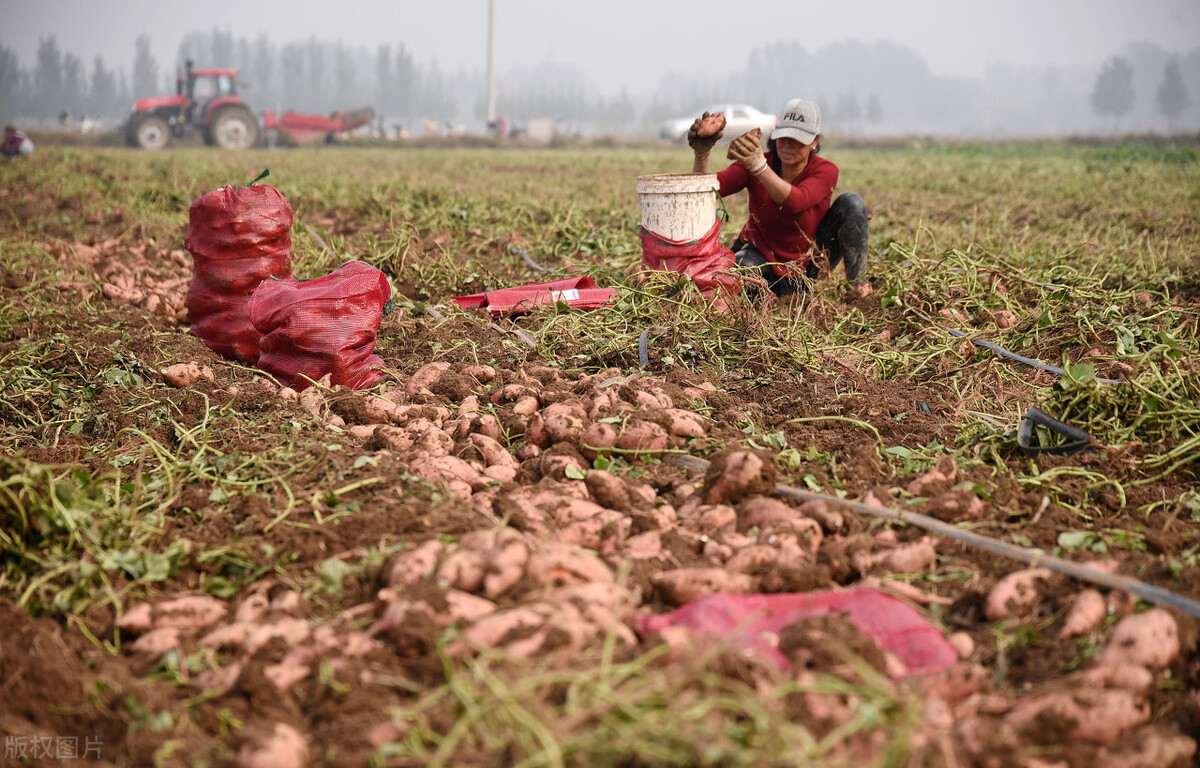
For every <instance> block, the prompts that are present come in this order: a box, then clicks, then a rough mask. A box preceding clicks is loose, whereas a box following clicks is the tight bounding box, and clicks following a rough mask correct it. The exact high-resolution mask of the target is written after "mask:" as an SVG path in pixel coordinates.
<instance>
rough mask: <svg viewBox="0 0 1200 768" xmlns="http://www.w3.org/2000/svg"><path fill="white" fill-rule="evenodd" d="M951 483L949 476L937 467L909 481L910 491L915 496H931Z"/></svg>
mask: <svg viewBox="0 0 1200 768" xmlns="http://www.w3.org/2000/svg"><path fill="white" fill-rule="evenodd" d="M949 485H950V478H949V477H946V475H944V474H942V473H941V472H939V471H937V470H936V469H931V470H929V471H928V472H926V473H925V474H923V475H921V476H920V477H918V478H917V479H916V480H913V481H912V482H911V483H909V484H908V492H909V493H911V494H912V495H913V496H929V495H931V494H933V493H936V492H937V491H940V490H944V489H945V488H947V487H949Z"/></svg>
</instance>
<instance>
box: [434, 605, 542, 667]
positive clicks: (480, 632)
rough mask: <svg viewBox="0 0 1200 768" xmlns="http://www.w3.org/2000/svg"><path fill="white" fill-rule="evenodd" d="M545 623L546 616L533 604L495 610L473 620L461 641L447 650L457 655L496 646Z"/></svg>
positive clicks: (452, 654) (463, 633)
mask: <svg viewBox="0 0 1200 768" xmlns="http://www.w3.org/2000/svg"><path fill="white" fill-rule="evenodd" d="M545 623H546V617H545V616H544V615H543V614H542V613H539V612H538V611H537V610H535V609H534V608H533V607H532V606H527V605H522V606H517V607H515V608H509V609H506V610H502V611H495V612H494V613H490V614H488V615H486V616H483V617H481V618H480V619H478V620H477V621H474V622H472V623H471V625H470V626H468V627H466V628H465V629H464V630H463V631H462V635H461V641H460V642H456V643H454V644H453V645H452V646H451V648H447V651H448V652H449V653H450V655H451V656H455V655H462V654H463V653H464V652H467V651H470V650H483V649H487V648H496V647H498V646H500V645H501V644H503V643H504V641H505V640H508V639H510V638H511V637H512V636H513V635H528V634H529V633H530V632H531V630H536V629H537V628H539V627H541V626H542V625H543V624H545Z"/></svg>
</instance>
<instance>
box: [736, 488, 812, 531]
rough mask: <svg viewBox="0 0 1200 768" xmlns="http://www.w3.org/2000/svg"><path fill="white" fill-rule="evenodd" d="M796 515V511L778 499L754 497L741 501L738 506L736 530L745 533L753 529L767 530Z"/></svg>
mask: <svg viewBox="0 0 1200 768" xmlns="http://www.w3.org/2000/svg"><path fill="white" fill-rule="evenodd" d="M797 514H798V512H797V510H796V509H794V508H792V507H791V506H789V505H788V504H787V503H785V502H783V501H780V500H779V499H775V498H772V497H770V496H755V497H753V498H749V499H745V500H743V501H742V503H741V504H739V505H738V530H739V531H743V532H745V531H749V530H751V529H754V528H759V529H762V528H767V527H769V526H772V525H775V524H776V523H780V522H785V521H788V520H792V519H793V518H795V517H796V516H797Z"/></svg>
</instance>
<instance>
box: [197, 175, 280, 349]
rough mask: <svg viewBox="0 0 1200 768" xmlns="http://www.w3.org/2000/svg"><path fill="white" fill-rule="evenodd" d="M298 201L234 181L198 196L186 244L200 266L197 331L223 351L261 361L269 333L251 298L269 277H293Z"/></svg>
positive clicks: (261, 186)
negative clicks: (254, 314)
mask: <svg viewBox="0 0 1200 768" xmlns="http://www.w3.org/2000/svg"><path fill="white" fill-rule="evenodd" d="M291 229H292V206H291V205H290V204H289V203H288V201H287V199H286V198H285V197H284V196H283V195H282V194H281V193H280V192H279V190H277V189H275V188H274V187H272V186H270V185H268V184H255V183H250V184H248V185H246V186H244V187H235V186H228V187H222V188H221V189H217V190H214V191H212V192H209V193H208V194H206V195H203V196H201V197H198V198H196V199H195V200H193V201H192V206H191V212H190V215H189V219H188V232H187V239H186V240H185V241H184V244H185V245H186V246H187V249H188V251H190V252H191V254H192V259H193V261H194V263H195V269H194V271H193V273H192V284H191V286H190V287H189V288H188V293H187V310H188V322H189V323H190V325H191V328H190V331H189V332H190V333H191V334H192V335H193V336H197V337H199V338H200V339H201V340H203V341H204V343H205V344H206V345H207V346H208V348H209V349H211V350H213V351H214V352H216V353H217V354H219V355H222V356H223V357H226V358H229V359H231V360H238V361H241V362H245V363H250V364H251V365H253V364H254V363H256V362H257V361H258V354H259V340H260V338H261V334H260V333H259V332H258V331H257V330H255V328H254V325H253V324H252V323H251V322H250V311H249V308H248V307H247V303H248V302H249V301H250V295H251V294H253V293H254V289H255V288H257V287H258V284H259V283H261V282H262V281H263V280H265V279H266V278H267V277H269V276H271V275H274V276H275V277H280V278H288V277H291V276H292V258H291V253H290V252H291V248H292V236H291Z"/></svg>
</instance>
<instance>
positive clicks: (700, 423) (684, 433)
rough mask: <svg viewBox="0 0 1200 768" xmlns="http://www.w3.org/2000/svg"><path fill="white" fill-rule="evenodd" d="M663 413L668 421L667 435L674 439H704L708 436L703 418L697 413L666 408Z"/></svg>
mask: <svg viewBox="0 0 1200 768" xmlns="http://www.w3.org/2000/svg"><path fill="white" fill-rule="evenodd" d="M663 413H664V414H666V416H667V418H668V419H669V420H670V421H668V423H667V433H668V434H670V435H673V436H674V437H704V436H705V435H706V434H708V430H707V429H706V428H705V426H704V422H705V418H704V417H703V416H701V415H700V414H698V413H692V412H691V411H685V410H683V409H682V408H667V409H665V410H663Z"/></svg>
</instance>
